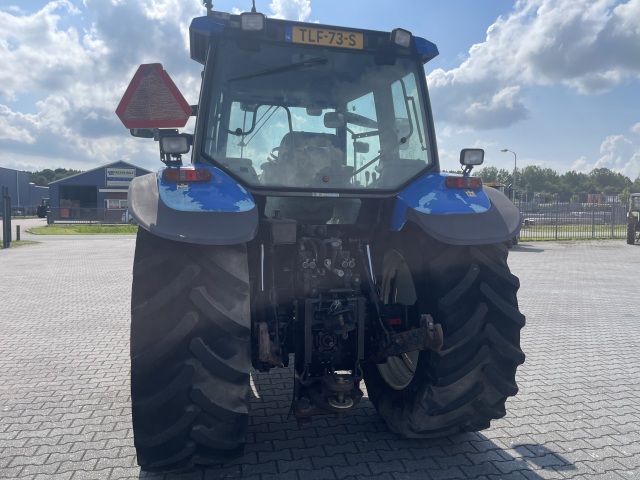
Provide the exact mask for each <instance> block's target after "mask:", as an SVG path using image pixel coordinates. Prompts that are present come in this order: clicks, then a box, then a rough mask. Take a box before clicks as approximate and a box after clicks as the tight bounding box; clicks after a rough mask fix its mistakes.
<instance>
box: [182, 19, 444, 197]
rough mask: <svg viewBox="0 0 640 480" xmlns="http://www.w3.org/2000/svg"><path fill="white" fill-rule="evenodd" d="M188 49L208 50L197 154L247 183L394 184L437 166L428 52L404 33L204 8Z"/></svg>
mask: <svg viewBox="0 0 640 480" xmlns="http://www.w3.org/2000/svg"><path fill="white" fill-rule="evenodd" d="M267 22H268V23H267ZM221 25H224V29H223V30H222V31H221V32H219V33H218V32H217V31H216V28H218V29H221V28H222V27H221ZM216 33H217V36H216ZM212 37H213V38H214V40H212V41H211V42H210V43H209V47H208V49H205V48H200V44H201V43H203V42H205V41H206V40H208V39H209V38H212ZM191 47H192V56H195V57H196V59H197V60H200V61H202V62H203V63H205V58H204V57H199V55H200V54H201V53H200V52H202V53H204V51H205V50H207V55H208V58H209V61H208V62H206V70H205V77H204V84H203V93H202V98H201V103H200V106H199V116H200V118H199V124H198V133H197V135H196V152H195V155H194V162H195V163H204V164H211V165H216V166H219V167H221V168H223V169H224V170H226V171H227V172H229V173H230V174H231V175H233V176H234V177H236V178H237V179H238V180H241V181H242V182H243V183H245V184H246V185H247V186H248V187H250V188H252V189H260V190H265V189H271V190H273V189H277V190H281V189H283V188H285V189H298V190H303V189H306V190H309V189H311V190H314V191H318V190H333V191H335V190H340V191H349V190H352V191H362V190H366V191H374V190H397V189H398V188H399V187H401V186H402V185H403V184H406V183H407V182H409V181H410V180H411V179H412V178H413V177H415V176H416V175H418V174H419V173H421V172H423V171H424V170H426V169H428V168H431V167H434V166H435V165H436V152H435V148H434V144H433V130H432V125H431V124H432V122H431V118H430V116H429V115H428V106H427V95H426V89H425V88H424V82H425V80H424V70H423V68H422V62H423V61H427V60H428V59H430V58H433V57H434V56H435V55H437V49H436V47H435V45H433V44H430V43H429V42H426V41H424V40H421V39H415V38H413V36H412V35H411V34H410V33H409V32H406V31H404V30H394V31H393V32H391V33H382V32H372V31H364V30H358V29H352V28H350V29H337V28H336V27H327V26H322V25H318V26H313V27H310V26H308V25H304V26H303V25H299V24H296V23H295V22H289V21H283V20H274V19H268V21H267V19H265V18H264V17H263V16H262V14H259V13H243V14H241V15H239V16H234V15H224V14H219V13H215V12H213V13H212V14H211V15H210V16H208V17H204V18H199V19H196V20H194V22H193V24H192V26H191Z"/></svg>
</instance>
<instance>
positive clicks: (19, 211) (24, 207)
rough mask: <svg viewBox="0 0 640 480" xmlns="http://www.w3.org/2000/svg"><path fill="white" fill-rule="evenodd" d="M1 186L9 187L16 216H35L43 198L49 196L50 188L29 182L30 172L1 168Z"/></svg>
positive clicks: (13, 211) (12, 207)
mask: <svg viewBox="0 0 640 480" xmlns="http://www.w3.org/2000/svg"><path fill="white" fill-rule="evenodd" d="M0 186H2V187H7V189H8V190H7V192H8V195H9V197H10V198H11V212H12V214H14V215H34V214H35V211H36V207H37V206H38V204H39V203H40V202H41V200H42V199H43V198H47V197H48V196H49V187H40V186H38V185H36V184H34V183H33V182H29V172H25V171H22V170H13V169H11V168H3V167H0Z"/></svg>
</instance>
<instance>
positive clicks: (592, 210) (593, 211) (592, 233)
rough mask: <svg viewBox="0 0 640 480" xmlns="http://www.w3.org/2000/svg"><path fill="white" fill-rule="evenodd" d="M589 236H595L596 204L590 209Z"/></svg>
mask: <svg viewBox="0 0 640 480" xmlns="http://www.w3.org/2000/svg"><path fill="white" fill-rule="evenodd" d="M591 238H592V239H593V238H596V204H595V203H594V204H593V208H592V209H591Z"/></svg>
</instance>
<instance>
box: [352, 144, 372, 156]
mask: <svg viewBox="0 0 640 480" xmlns="http://www.w3.org/2000/svg"><path fill="white" fill-rule="evenodd" d="M353 148H355V150H356V153H369V144H368V143H365V142H353Z"/></svg>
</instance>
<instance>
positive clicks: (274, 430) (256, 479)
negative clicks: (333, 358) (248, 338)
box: [139, 375, 576, 480]
mask: <svg viewBox="0 0 640 480" xmlns="http://www.w3.org/2000/svg"><path fill="white" fill-rule="evenodd" d="M266 377H267V378H268V377H269V375H266ZM259 383H262V382H259ZM277 383H278V382H276V381H274V382H273V384H272V385H271V389H273V390H272V391H271V392H270V393H269V392H268V390H269V388H268V387H267V385H264V384H263V385H261V387H262V388H261V389H260V397H256V396H253V397H252V407H253V411H252V414H251V417H250V421H249V442H248V443H247V446H246V450H245V455H244V458H242V459H239V460H237V461H234V462H232V463H230V464H227V465H222V466H220V467H219V468H206V469H203V470H198V471H193V472H187V473H181V474H167V475H159V474H147V473H144V472H141V473H140V476H139V478H140V479H145V480H160V479H162V480H196V479H197V480H201V479H202V480H209V479H210V480H218V479H245V480H264V479H274V480H275V479H279V478H300V479H304V478H305V476H306V475H309V476H310V477H313V478H318V479H319V478H322V479H325V478H326V479H350V480H356V479H362V480H364V479H366V478H369V477H371V476H372V475H374V476H375V475H380V474H382V473H385V472H386V473H387V474H390V475H391V476H393V478H403V479H407V480H413V479H415V480H418V479H420V480H423V479H425V480H428V479H431V478H476V477H482V478H485V477H483V475H486V476H488V477H491V478H493V476H496V478H510V477H511V476H512V475H513V476H517V478H527V479H529V480H536V479H542V478H546V477H543V476H541V474H542V475H544V473H543V472H552V471H553V472H562V471H568V470H575V469H576V467H575V466H574V465H572V464H571V463H570V462H569V461H568V460H566V459H565V458H563V457H562V456H561V455H559V454H557V453H555V452H553V451H551V450H549V449H548V448H547V447H545V446H542V445H535V444H519V445H517V446H515V447H509V448H503V447H501V446H500V445H498V444H496V443H495V442H494V441H492V440H491V439H489V438H487V437H486V436H484V435H482V434H481V433H465V434H460V435H454V436H451V437H446V438H438V439H429V440H416V439H404V438H401V437H399V436H398V435H396V434H394V433H392V432H390V431H389V429H388V428H387V425H386V424H385V423H384V421H383V420H382V418H381V417H380V416H378V414H377V413H376V412H375V409H374V407H373V405H372V404H371V402H370V401H369V400H368V399H367V398H366V397H365V398H363V399H362V402H361V404H360V405H359V406H358V407H357V408H356V409H354V410H353V411H352V413H351V414H350V415H348V416H346V417H345V418H343V419H335V418H332V417H324V418H323V417H318V418H314V420H313V422H312V424H311V425H308V426H298V424H297V422H296V421H295V419H293V418H289V417H288V410H289V405H288V402H290V399H288V397H289V392H288V390H287V389H285V388H282V387H283V385H277ZM264 387H267V391H264V390H265V388H264Z"/></svg>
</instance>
